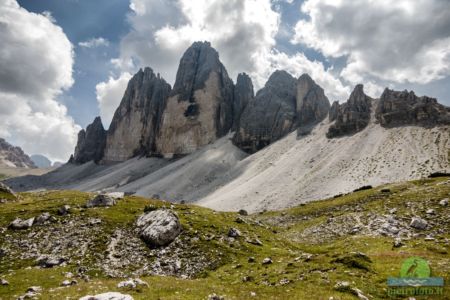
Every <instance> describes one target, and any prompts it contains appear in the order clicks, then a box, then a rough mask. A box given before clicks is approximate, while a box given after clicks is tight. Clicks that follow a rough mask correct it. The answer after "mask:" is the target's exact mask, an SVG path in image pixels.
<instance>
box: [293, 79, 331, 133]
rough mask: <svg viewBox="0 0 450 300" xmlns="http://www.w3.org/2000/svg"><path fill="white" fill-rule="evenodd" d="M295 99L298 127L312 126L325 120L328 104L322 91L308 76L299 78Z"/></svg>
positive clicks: (328, 108)
mask: <svg viewBox="0 0 450 300" xmlns="http://www.w3.org/2000/svg"><path fill="white" fill-rule="evenodd" d="M296 98H297V123H298V125H299V126H304V125H309V124H314V123H317V122H320V121H322V120H323V119H325V118H326V116H327V114H328V111H329V110H330V102H329V101H328V98H327V97H326V96H325V93H324V91H323V89H322V88H321V87H320V86H319V85H317V84H316V83H315V82H314V80H312V78H311V77H309V75H308V74H303V75H302V76H300V77H299V79H298V81H297V95H296Z"/></svg>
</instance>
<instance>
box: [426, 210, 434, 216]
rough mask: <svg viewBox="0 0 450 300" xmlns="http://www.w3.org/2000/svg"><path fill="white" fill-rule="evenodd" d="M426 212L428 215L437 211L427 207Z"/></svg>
mask: <svg viewBox="0 0 450 300" xmlns="http://www.w3.org/2000/svg"><path fill="white" fill-rule="evenodd" d="M426 213H427V215H434V214H435V213H436V212H435V211H434V209H432V208H430V209H427V211H426Z"/></svg>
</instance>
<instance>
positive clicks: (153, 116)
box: [104, 67, 171, 161]
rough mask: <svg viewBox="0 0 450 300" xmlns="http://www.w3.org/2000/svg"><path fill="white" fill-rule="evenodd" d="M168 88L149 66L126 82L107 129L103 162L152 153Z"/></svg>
mask: <svg viewBox="0 0 450 300" xmlns="http://www.w3.org/2000/svg"><path fill="white" fill-rule="evenodd" d="M170 90H171V87H170V85H169V84H168V83H167V82H166V81H165V80H164V78H162V77H161V76H160V75H159V74H155V73H154V72H153V70H152V69H151V68H150V67H146V68H144V69H143V70H142V69H140V70H139V71H138V72H137V73H136V74H135V75H134V76H133V77H132V78H131V80H130V81H129V82H128V86H127V89H126V90H125V94H124V96H123V98H122V101H121V102H120V105H119V107H118V108H117V110H116V112H115V113H114V117H113V119H112V122H111V125H110V127H109V130H108V135H107V142H106V147H105V155H104V160H105V161H123V160H126V159H129V158H131V157H133V156H136V155H150V154H152V153H154V152H155V139H156V135H157V133H158V132H159V128H160V125H161V117H162V114H163V111H164V109H165V107H166V101H167V98H168V96H169V93H170Z"/></svg>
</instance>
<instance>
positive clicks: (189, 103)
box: [156, 42, 233, 157]
mask: <svg viewBox="0 0 450 300" xmlns="http://www.w3.org/2000/svg"><path fill="white" fill-rule="evenodd" d="M232 123H233V82H232V81H231V79H230V78H229V77H228V73H227V71H226V69H225V67H224V66H223V65H222V63H221V62H220V60H219V54H218V53H217V51H216V50H214V49H213V48H212V47H211V45H210V43H208V42H196V43H194V44H193V45H192V46H191V47H190V48H189V49H187V50H186V52H185V53H184V55H183V57H182V58H181V61H180V66H179V68H178V72H177V76H176V81H175V85H174V87H173V90H172V92H171V93H170V97H169V99H168V100H167V106H166V109H165V111H164V114H163V117H162V122H161V131H160V133H159V135H158V138H157V142H156V148H157V151H158V153H160V154H162V155H164V156H166V157H171V156H173V155H184V154H188V153H191V152H193V151H195V150H197V149H199V148H200V147H202V146H204V145H207V144H209V143H212V142H214V141H215V140H216V139H217V138H219V137H222V136H224V135H225V134H226V133H228V131H229V130H230V129H231V126H232Z"/></svg>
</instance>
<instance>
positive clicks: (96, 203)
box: [86, 194, 116, 208]
mask: <svg viewBox="0 0 450 300" xmlns="http://www.w3.org/2000/svg"><path fill="white" fill-rule="evenodd" d="M113 205H116V199H114V198H112V197H110V196H108V195H105V194H100V195H97V196H95V197H94V198H93V199H91V200H89V201H88V202H87V203H86V207H87V208H91V207H106V206H113Z"/></svg>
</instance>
